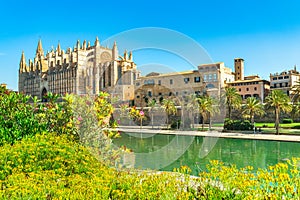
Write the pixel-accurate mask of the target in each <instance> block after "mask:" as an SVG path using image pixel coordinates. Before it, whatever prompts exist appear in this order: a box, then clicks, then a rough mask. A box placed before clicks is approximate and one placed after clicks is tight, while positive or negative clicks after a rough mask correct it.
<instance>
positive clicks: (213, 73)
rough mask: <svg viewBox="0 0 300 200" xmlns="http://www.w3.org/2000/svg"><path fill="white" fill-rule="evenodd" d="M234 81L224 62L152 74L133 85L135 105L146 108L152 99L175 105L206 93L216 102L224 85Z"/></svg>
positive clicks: (139, 79)
mask: <svg viewBox="0 0 300 200" xmlns="http://www.w3.org/2000/svg"><path fill="white" fill-rule="evenodd" d="M233 80H234V74H233V73H232V71H231V69H229V68H227V67H225V65H224V63H223V62H218V63H211V64H203V65H199V66H198V70H193V71H192V70H191V71H185V72H174V73H168V74H159V73H155V72H152V73H150V74H148V75H146V76H142V77H139V78H138V79H137V80H136V81H135V105H137V106H142V107H144V106H147V102H148V101H149V100H151V99H155V100H156V101H157V102H159V101H162V100H163V99H164V98H175V99H177V100H178V101H181V100H182V99H185V98H186V97H188V96H190V95H191V94H203V93H207V94H209V95H211V96H214V97H216V98H219V97H220V95H221V90H222V89H223V88H224V87H225V83H226V81H228V82H230V81H233Z"/></svg>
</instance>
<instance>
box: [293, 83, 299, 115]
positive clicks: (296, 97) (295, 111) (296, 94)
mask: <svg viewBox="0 0 300 200" xmlns="http://www.w3.org/2000/svg"><path fill="white" fill-rule="evenodd" d="M291 96H292V99H291V101H292V103H293V109H292V112H291V115H292V118H294V117H296V116H299V114H300V110H299V109H300V81H297V82H296V84H295V85H294V86H293V87H292V89H291Z"/></svg>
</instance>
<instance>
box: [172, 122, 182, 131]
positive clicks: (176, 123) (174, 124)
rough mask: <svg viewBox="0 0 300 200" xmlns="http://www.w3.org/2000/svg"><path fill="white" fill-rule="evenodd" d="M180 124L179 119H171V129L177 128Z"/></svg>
mask: <svg viewBox="0 0 300 200" xmlns="http://www.w3.org/2000/svg"><path fill="white" fill-rule="evenodd" d="M180 125H181V120H172V122H171V126H170V127H171V129H174V130H175V129H179V128H180Z"/></svg>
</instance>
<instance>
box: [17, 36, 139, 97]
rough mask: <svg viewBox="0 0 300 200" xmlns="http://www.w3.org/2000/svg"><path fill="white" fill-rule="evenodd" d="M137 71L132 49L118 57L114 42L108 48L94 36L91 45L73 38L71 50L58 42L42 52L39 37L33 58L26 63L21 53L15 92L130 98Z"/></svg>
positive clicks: (137, 75) (39, 94)
mask: <svg viewBox="0 0 300 200" xmlns="http://www.w3.org/2000/svg"><path fill="white" fill-rule="evenodd" d="M139 74H140V72H139V71H138V70H137V69H136V64H135V63H134V62H133V56H132V52H130V53H129V55H128V53H127V51H125V53H124V55H123V56H120V55H119V52H118V48H117V44H116V43H114V45H113V47H112V48H107V47H103V46H101V45H100V41H99V40H98V37H97V38H96V40H95V42H94V45H93V46H91V44H90V42H86V41H84V42H83V44H81V43H80V42H79V41H77V44H76V46H75V47H74V48H73V50H72V49H71V48H68V49H67V50H66V52H65V51H64V50H62V49H61V47H60V44H58V45H57V48H56V50H54V49H52V50H51V51H50V52H47V53H46V54H44V50H43V47H42V42H41V40H40V41H39V42H38V46H37V49H36V55H35V58H34V60H33V61H32V60H29V62H28V63H27V62H26V59H25V54H24V52H22V56H21V60H20V68H19V92H22V93H24V94H26V95H31V96H37V97H38V98H40V99H41V98H43V96H44V95H45V94H46V93H47V92H52V93H55V94H60V95H64V94H66V93H73V94H98V93H99V91H107V92H109V93H111V94H114V95H115V96H119V97H120V98H121V99H120V100H122V101H125V100H133V98H134V87H133V84H134V80H135V79H137V78H138V77H139ZM118 92H121V93H120V94H118Z"/></svg>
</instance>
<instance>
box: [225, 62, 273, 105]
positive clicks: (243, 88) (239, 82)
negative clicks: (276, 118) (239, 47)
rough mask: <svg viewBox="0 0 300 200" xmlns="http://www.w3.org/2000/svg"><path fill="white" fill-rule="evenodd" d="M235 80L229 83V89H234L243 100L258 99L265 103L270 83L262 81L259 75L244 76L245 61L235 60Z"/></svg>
mask: <svg viewBox="0 0 300 200" xmlns="http://www.w3.org/2000/svg"><path fill="white" fill-rule="evenodd" d="M234 69H235V80H234V81H233V82H228V83H227V86H228V87H234V88H236V90H237V91H238V93H239V94H240V95H241V97H242V99H247V98H248V97H256V98H258V99H260V100H261V101H262V102H264V99H265V98H266V97H267V96H268V94H269V91H270V82H269V81H267V80H263V79H261V78H260V77H259V76H258V75H253V76H244V59H242V58H236V59H234Z"/></svg>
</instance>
